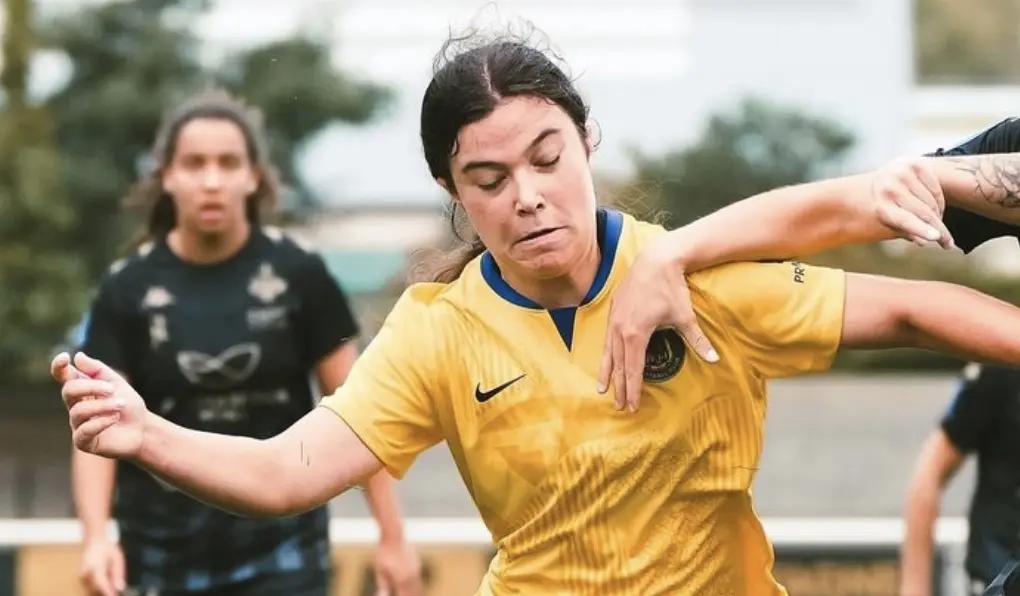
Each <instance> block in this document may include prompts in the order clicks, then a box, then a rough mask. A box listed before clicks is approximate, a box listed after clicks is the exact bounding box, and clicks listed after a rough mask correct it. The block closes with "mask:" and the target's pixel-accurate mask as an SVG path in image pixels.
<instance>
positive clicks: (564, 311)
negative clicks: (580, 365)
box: [549, 306, 577, 350]
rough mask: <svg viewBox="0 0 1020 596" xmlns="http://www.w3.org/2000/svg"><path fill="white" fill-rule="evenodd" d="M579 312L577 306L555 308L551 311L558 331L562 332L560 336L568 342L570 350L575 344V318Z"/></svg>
mask: <svg viewBox="0 0 1020 596" xmlns="http://www.w3.org/2000/svg"><path fill="white" fill-rule="evenodd" d="M576 314H577V307H576V306H566V307H564V308H554V309H552V310H550V311H549V316H550V317H552V320H553V323H555V324H556V331H559V332H560V338H561V339H562V340H563V343H565V344H567V349H568V350H569V349H570V348H571V347H572V346H573V345H574V320H575V316H574V315H576Z"/></svg>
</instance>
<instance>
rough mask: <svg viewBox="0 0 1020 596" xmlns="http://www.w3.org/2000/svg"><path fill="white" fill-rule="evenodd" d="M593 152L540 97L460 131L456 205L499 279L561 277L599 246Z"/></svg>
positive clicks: (453, 164)
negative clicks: (505, 274) (512, 275)
mask: <svg viewBox="0 0 1020 596" xmlns="http://www.w3.org/2000/svg"><path fill="white" fill-rule="evenodd" d="M589 154H590V147H589V146H588V144H587V141H586V140H584V139H582V138H581V135H580V134H579V133H578V130H577V126H575V124H574V122H573V120H571V119H570V116H569V115H567V113H566V112H565V111H564V110H563V108H561V107H560V106H559V105H557V104H555V103H553V102H550V101H547V100H545V99H543V98H539V97H532V96H517V97H511V98H508V99H504V100H502V101H501V102H500V103H499V105H498V106H497V107H496V109H495V110H493V112H492V113H491V114H489V115H488V116H486V117H485V118H484V119H482V120H479V121H478V122H474V123H472V124H468V125H467V126H464V127H463V128H461V130H460V132H459V133H458V135H457V144H456V153H455V154H454V155H453V157H452V158H451V160H450V171H451V176H452V177H453V182H454V186H455V193H454V198H455V200H458V201H460V203H461V205H463V207H464V210H465V211H466V212H467V215H468V218H469V219H470V220H471V223H472V224H473V225H474V228H475V231H477V232H478V235H479V237H480V238H481V240H482V242H483V243H484V244H485V246H486V248H488V250H489V252H491V253H492V255H493V257H495V259H496V262H497V263H498V264H499V266H500V268H501V269H503V271H504V272H507V271H508V270H509V271H512V272H513V273H515V274H516V275H520V276H524V277H527V278H531V279H547V278H553V277H559V276H563V275H566V274H568V273H569V272H570V270H571V268H572V267H574V266H576V264H577V263H578V262H580V261H581V260H582V256H583V255H584V254H585V253H586V251H589V250H591V246H592V245H593V244H594V243H595V242H596V238H595V208H596V202H595V190H594V186H593V183H592V177H591V169H590V167H589V162H588V157H589Z"/></svg>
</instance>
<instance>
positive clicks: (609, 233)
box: [481, 209, 623, 350]
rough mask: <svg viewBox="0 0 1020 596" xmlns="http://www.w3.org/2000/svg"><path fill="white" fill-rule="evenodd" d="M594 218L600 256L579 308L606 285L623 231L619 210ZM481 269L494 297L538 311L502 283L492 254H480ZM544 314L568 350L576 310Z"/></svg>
mask: <svg viewBox="0 0 1020 596" xmlns="http://www.w3.org/2000/svg"><path fill="white" fill-rule="evenodd" d="M595 217H596V221H597V227H598V242H599V249H600V250H601V253H602V255H601V258H600V260H599V268H598V271H596V272H595V279H594V280H593V281H592V284H591V287H590V288H588V293H586V294H585V295H584V300H582V301H581V305H585V304H588V303H589V302H591V301H592V300H594V299H595V297H596V296H598V294H599V292H601V291H602V288H604V287H605V286H606V281H608V280H609V274H610V273H611V272H612V270H613V261H615V260H616V249H617V247H618V246H619V245H620V235H621V234H622V232H623V214H622V213H620V212H619V211H614V210H612V209H599V210H598V211H597V212H596V214H595ZM481 268H482V278H483V279H484V280H485V283H487V284H489V287H490V288H492V291H493V292H496V295H497V296H499V297H500V298H502V299H504V300H506V301H507V302H509V303H511V304H514V305H517V306H521V307H524V308H531V309H535V310H541V309H542V307H541V306H540V305H539V304H538V303H537V302H535V301H534V300H532V299H530V298H528V297H527V296H524V295H523V294H521V293H520V292H518V291H517V290H515V289H513V288H512V287H510V284H508V283H506V280H505V279H503V275H502V274H501V273H500V271H499V265H497V264H496V259H494V258H492V253H490V252H488V251H486V252H485V253H483V254H482V262H481ZM548 312H549V316H550V317H552V320H553V323H555V324H556V330H557V331H558V332H559V334H560V337H561V338H562V339H563V343H565V344H566V345H567V349H568V350H569V349H570V348H571V346H572V345H573V341H574V319H575V315H576V314H577V307H576V306H568V307H565V308H554V309H552V310H550V311H548Z"/></svg>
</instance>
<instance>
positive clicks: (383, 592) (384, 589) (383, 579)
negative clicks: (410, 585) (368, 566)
mask: <svg viewBox="0 0 1020 596" xmlns="http://www.w3.org/2000/svg"><path fill="white" fill-rule="evenodd" d="M375 596H390V580H389V578H388V577H387V576H386V574H385V573H383V572H382V570H380V569H378V568H376V570H375Z"/></svg>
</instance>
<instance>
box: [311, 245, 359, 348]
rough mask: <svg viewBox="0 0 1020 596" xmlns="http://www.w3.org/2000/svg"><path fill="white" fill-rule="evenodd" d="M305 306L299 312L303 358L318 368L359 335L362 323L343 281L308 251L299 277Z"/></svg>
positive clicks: (320, 259) (320, 258)
mask: <svg viewBox="0 0 1020 596" xmlns="http://www.w3.org/2000/svg"><path fill="white" fill-rule="evenodd" d="M297 282H298V287H299V288H301V309H300V311H299V312H298V314H297V324H298V330H299V333H300V334H301V346H302V348H301V351H302V357H303V358H302V359H303V361H304V362H305V363H307V365H308V366H309V368H312V367H314V366H315V365H316V364H317V363H318V362H319V360H321V359H322V357H323V356H326V355H327V354H329V353H330V352H332V351H333V350H335V349H336V348H337V347H339V346H340V345H341V344H343V343H344V342H346V341H348V340H350V339H353V338H354V337H356V336H357V335H358V323H357V321H355V319H354V314H353V313H352V312H351V307H350V304H349V303H348V302H347V297H346V296H345V295H344V293H343V290H341V289H340V284H338V283H337V281H336V279H334V278H333V276H332V275H330V273H329V271H328V270H327V269H326V263H325V262H324V261H323V260H322V257H320V256H319V255H317V254H308V255H307V256H306V258H305V259H304V263H303V266H302V268H301V270H300V278H299V279H298V280H297Z"/></svg>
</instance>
